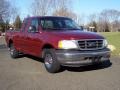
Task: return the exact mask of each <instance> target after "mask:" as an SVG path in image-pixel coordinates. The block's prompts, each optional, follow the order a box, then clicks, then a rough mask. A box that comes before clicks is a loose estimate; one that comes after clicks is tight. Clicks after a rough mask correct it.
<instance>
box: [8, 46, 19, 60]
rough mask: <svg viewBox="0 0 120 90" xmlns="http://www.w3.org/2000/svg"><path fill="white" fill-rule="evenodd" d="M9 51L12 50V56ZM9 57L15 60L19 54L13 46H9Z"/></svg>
mask: <svg viewBox="0 0 120 90" xmlns="http://www.w3.org/2000/svg"><path fill="white" fill-rule="evenodd" d="M11 49H13V54H11ZM10 55H11V57H12V58H17V57H18V56H19V52H18V51H17V50H16V49H15V47H14V45H13V44H10Z"/></svg>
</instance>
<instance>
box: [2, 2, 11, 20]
mask: <svg viewBox="0 0 120 90" xmlns="http://www.w3.org/2000/svg"><path fill="white" fill-rule="evenodd" d="M9 8H10V3H9V2H8V1H6V0H0V15H1V16H2V17H3V18H7V17H8V15H9V12H10V9H9Z"/></svg>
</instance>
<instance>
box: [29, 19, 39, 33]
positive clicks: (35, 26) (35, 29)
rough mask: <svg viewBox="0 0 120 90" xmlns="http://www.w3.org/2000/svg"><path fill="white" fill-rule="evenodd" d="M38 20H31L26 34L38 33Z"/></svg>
mask: <svg viewBox="0 0 120 90" xmlns="http://www.w3.org/2000/svg"><path fill="white" fill-rule="evenodd" d="M38 26H39V24H38V20H37V19H32V20H31V24H30V26H29V28H28V32H38Z"/></svg>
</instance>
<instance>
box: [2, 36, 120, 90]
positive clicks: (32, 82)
mask: <svg viewBox="0 0 120 90" xmlns="http://www.w3.org/2000/svg"><path fill="white" fill-rule="evenodd" d="M0 90H120V59H119V58H118V57H112V58H111V63H104V64H103V65H102V66H87V67H80V68H67V67H64V68H63V70H61V72H59V73H56V74H50V73H48V72H47V71H46V70H45V68H44V65H43V63H42V62H40V61H39V59H38V58H35V57H31V56H23V57H21V58H18V59H11V57H10V55H9V52H8V50H7V48H6V47H5V41H4V38H0Z"/></svg>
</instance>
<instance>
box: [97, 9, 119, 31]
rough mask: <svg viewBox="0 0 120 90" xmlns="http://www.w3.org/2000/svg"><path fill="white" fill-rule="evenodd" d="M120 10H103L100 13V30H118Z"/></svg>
mask: <svg viewBox="0 0 120 90" xmlns="http://www.w3.org/2000/svg"><path fill="white" fill-rule="evenodd" d="M119 18H120V12H119V11H117V10H112V9H110V10H103V11H102V12H101V13H100V14H99V20H98V24H99V25H98V26H99V30H103V31H111V32H112V31H116V30H118V29H119V28H120V27H119V25H118V24H119Z"/></svg>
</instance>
